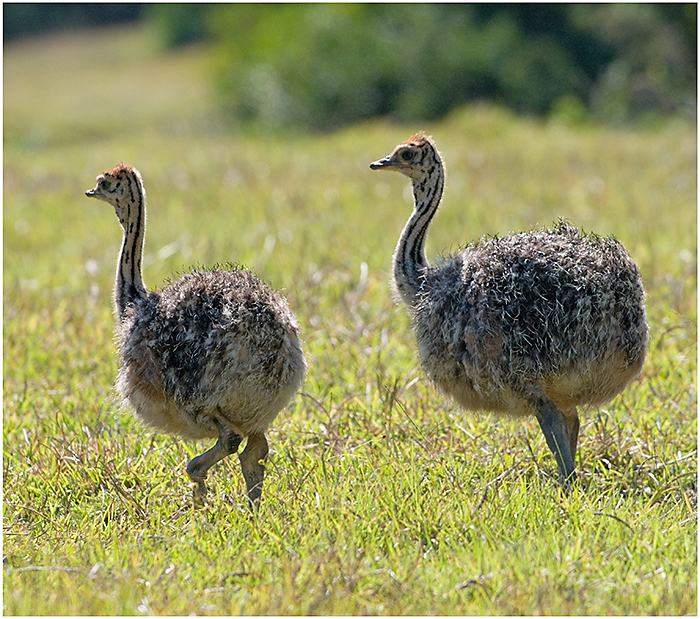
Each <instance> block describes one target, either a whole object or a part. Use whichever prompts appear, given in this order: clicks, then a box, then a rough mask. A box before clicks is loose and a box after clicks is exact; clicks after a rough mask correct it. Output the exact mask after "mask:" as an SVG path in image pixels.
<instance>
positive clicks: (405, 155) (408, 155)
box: [399, 148, 413, 161]
mask: <svg viewBox="0 0 700 619" xmlns="http://www.w3.org/2000/svg"><path fill="white" fill-rule="evenodd" d="M399 156H400V157H401V159H403V160H404V161H411V159H413V151H412V150H409V149H408V148H407V149H406V150H403V151H401V154H400V155H399Z"/></svg>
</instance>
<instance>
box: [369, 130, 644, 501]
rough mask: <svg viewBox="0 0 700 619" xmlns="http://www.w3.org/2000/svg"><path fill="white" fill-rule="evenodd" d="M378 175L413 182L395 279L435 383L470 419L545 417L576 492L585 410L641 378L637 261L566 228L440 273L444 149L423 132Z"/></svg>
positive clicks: (502, 246) (467, 257)
mask: <svg viewBox="0 0 700 619" xmlns="http://www.w3.org/2000/svg"><path fill="white" fill-rule="evenodd" d="M370 168H371V169H373V170H397V171H399V172H401V173H403V174H405V175H406V176H408V177H409V178H410V179H411V181H412V183H413V197H414V202H415V206H414V210H413V213H412V215H411V217H410V218H409V220H408V222H407V224H406V226H405V228H404V229H403V232H402V233H401V237H400V239H399V242H398V245H397V246H396V251H395V253H394V261H393V262H394V266H393V271H394V272H393V276H394V286H395V291H396V293H397V296H398V297H399V298H400V299H401V300H402V301H403V302H404V303H405V304H406V305H407V306H408V308H409V309H410V311H411V314H412V317H413V323H414V326H415V330H416V336H417V341H418V352H419V355H420V358H421V361H422V364H423V367H424V369H425V371H426V373H427V375H428V376H429V377H430V379H431V380H432V381H433V382H434V383H435V384H436V385H437V387H438V388H439V389H440V390H441V391H442V392H444V393H445V394H447V395H448V396H451V397H452V398H453V399H454V400H455V401H456V403H457V404H459V405H461V406H462V407H464V408H466V409H470V410H484V411H491V412H495V413H506V414H510V415H514V416H521V415H528V414H529V415H534V416H535V417H536V418H537V421H538V422H539V425H540V427H541V428H542V432H543V433H544V436H545V439H546V441H547V445H548V446H549V449H550V450H551V451H552V453H553V454H554V456H555V458H556V461H557V467H558V469H559V475H560V478H561V480H562V483H563V484H564V486H565V487H566V488H569V487H570V485H571V483H572V482H573V481H575V479H576V473H575V471H574V468H575V464H574V458H575V456H576V447H577V443H578V433H579V418H578V413H577V407H578V406H596V405H600V404H602V403H604V402H606V401H608V400H610V399H611V398H612V397H614V396H615V395H617V394H618V393H620V392H621V391H622V390H623V389H624V388H625V386H626V385H627V384H628V383H629V382H630V381H631V380H632V379H634V378H635V377H636V376H638V375H639V373H640V371H641V369H642V364H643V362H644V355H645V353H646V347H647V331H648V328H647V323H646V317H645V311H644V290H643V288H642V281H641V278H640V276H639V272H638V271H637V266H636V264H635V262H634V261H633V260H632V258H631V257H630V256H629V254H628V253H627V251H626V250H625V249H624V247H623V246H622V244H621V243H619V242H618V241H616V240H615V239H612V238H600V237H597V236H595V235H584V234H582V233H581V232H579V231H578V230H577V229H575V228H573V227H571V226H570V225H568V224H566V223H563V222H559V224H558V225H557V226H556V227H555V228H554V229H553V230H546V229H542V230H536V231H532V232H527V233H522V234H515V235H511V236H507V237H505V238H491V239H487V238H484V239H482V240H481V241H479V242H478V243H476V244H473V245H470V246H468V247H466V248H465V249H462V250H461V251H460V252H458V253H457V254H455V255H454V256H452V257H451V258H450V259H449V261H447V262H446V263H445V264H444V266H440V267H434V266H430V265H429V264H428V261H427V258H426V255H425V237H426V234H427V231H428V227H429V225H430V222H431V220H432V218H433V216H434V215H435V212H436V211H437V209H438V206H439V204H440V199H441V197H442V191H443V187H444V185H445V170H444V166H443V163H442V160H441V159H440V154H439V152H438V150H437V148H436V147H435V144H434V142H433V141H432V140H431V139H430V138H429V137H427V136H426V135H424V134H423V133H422V132H421V133H417V134H415V135H414V136H412V137H411V138H410V139H409V140H408V141H406V142H405V143H403V144H400V145H399V146H397V147H396V149H395V150H394V152H393V153H391V155H389V156H387V157H385V158H384V159H381V160H379V161H376V162H374V163H372V164H371V165H370Z"/></svg>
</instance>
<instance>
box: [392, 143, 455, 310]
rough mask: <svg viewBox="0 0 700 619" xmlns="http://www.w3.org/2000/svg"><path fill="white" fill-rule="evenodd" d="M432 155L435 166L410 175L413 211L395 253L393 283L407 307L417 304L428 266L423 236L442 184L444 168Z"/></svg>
mask: <svg viewBox="0 0 700 619" xmlns="http://www.w3.org/2000/svg"><path fill="white" fill-rule="evenodd" d="M435 157H436V158H437V160H436V162H435V165H432V166H429V167H428V169H427V170H426V171H425V173H424V174H422V175H420V176H419V177H414V178H413V201H414V208H413V213H412V214H411V217H410V218H409V220H408V222H407V223H406V226H405V227H404V229H403V232H402V233H401V237H400V238H399V242H398V244H397V246H396V251H395V252H394V285H395V286H396V290H397V291H398V292H399V294H400V295H401V298H402V300H403V301H404V303H406V304H407V305H408V306H409V307H413V306H415V305H416V303H417V301H418V295H419V293H420V290H421V288H422V286H423V282H424V280H425V273H426V270H427V269H429V268H430V265H429V264H428V258H427V257H426V254H425V237H426V234H427V232H428V227H429V226H430V222H431V221H432V219H433V216H434V215H435V213H436V211H437V209H438V206H439V205H440V200H441V199H442V191H443V188H444V186H445V171H444V167H443V165H442V161H440V158H439V156H438V155H437V152H435Z"/></svg>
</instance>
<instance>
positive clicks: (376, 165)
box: [369, 155, 396, 170]
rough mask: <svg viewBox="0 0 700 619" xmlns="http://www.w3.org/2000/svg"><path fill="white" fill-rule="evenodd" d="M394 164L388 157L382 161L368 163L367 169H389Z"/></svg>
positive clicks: (389, 156)
mask: <svg viewBox="0 0 700 619" xmlns="http://www.w3.org/2000/svg"><path fill="white" fill-rule="evenodd" d="M395 165H396V162H395V161H394V160H393V159H392V157H391V155H388V156H386V157H384V159H380V160H379V161H375V162H374V163H370V164H369V167H370V170H381V169H382V168H390V167H392V166H395Z"/></svg>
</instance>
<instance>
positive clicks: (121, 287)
mask: <svg viewBox="0 0 700 619" xmlns="http://www.w3.org/2000/svg"><path fill="white" fill-rule="evenodd" d="M128 184H129V186H130V189H131V191H129V192H125V195H124V197H122V198H121V199H122V200H124V201H125V204H124V205H118V208H117V207H115V210H116V211H117V216H118V217H119V223H121V225H122V228H123V229H124V241H123V242H122V248H121V252H120V253H119V262H118V263H117V278H116V282H115V285H114V304H115V305H116V308H117V312H118V313H119V316H120V317H123V316H124V312H125V311H126V309H127V307H128V306H129V305H130V304H133V303H136V302H137V301H138V300H140V299H142V298H145V296H146V294H147V292H146V287H145V286H144V283H143V279H142V276H141V260H142V257H143V242H144V239H145V237H146V194H145V191H144V189H143V184H142V182H141V179H140V178H138V177H137V176H136V175H135V174H129V176H128Z"/></svg>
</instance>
